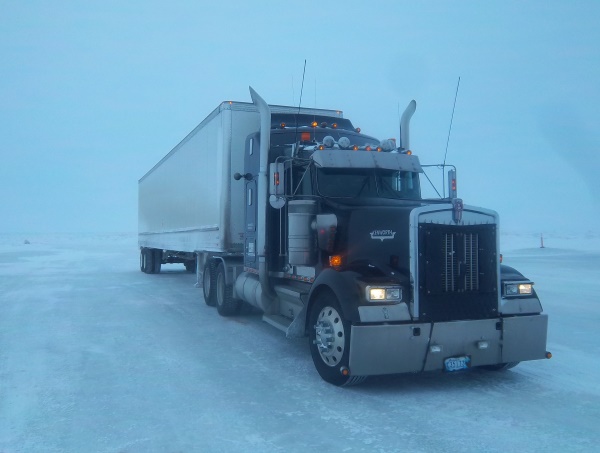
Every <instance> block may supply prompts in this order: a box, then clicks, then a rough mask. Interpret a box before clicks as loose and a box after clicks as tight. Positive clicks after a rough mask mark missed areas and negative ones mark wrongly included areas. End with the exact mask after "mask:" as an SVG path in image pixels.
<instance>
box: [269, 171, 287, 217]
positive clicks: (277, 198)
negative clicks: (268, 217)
mask: <svg viewBox="0 0 600 453" xmlns="http://www.w3.org/2000/svg"><path fill="white" fill-rule="evenodd" d="M269 181H270V183H269V195H270V196H269V203H270V204H271V206H272V207H273V208H275V209H281V208H283V207H284V206H285V164H284V163H282V162H275V163H272V164H269Z"/></svg>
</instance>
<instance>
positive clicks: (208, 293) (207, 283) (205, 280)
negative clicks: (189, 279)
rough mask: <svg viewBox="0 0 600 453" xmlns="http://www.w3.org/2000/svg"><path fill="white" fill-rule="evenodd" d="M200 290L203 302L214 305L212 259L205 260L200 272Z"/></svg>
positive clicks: (213, 267)
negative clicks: (202, 269)
mask: <svg viewBox="0 0 600 453" xmlns="http://www.w3.org/2000/svg"><path fill="white" fill-rule="evenodd" d="M202 291H203V293H204V302H206V305H208V306H210V307H214V306H215V303H216V302H215V263H214V261H213V260H207V261H206V263H205V264H204V271H203V272H202Z"/></svg>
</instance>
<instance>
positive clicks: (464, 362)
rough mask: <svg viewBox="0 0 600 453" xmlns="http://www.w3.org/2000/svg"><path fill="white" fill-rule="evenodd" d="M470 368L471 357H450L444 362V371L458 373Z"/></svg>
mask: <svg viewBox="0 0 600 453" xmlns="http://www.w3.org/2000/svg"><path fill="white" fill-rule="evenodd" d="M470 366H471V357H469V356H464V357H450V358H449V359H446V360H444V367H445V368H446V371H459V370H466V369H467V368H469V367H470Z"/></svg>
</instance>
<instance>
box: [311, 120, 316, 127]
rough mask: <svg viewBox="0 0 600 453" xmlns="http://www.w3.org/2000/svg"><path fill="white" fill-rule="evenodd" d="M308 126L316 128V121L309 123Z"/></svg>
mask: <svg viewBox="0 0 600 453" xmlns="http://www.w3.org/2000/svg"><path fill="white" fill-rule="evenodd" d="M310 125H311V126H312V127H317V126H318V123H317V122H316V121H313V122H312V123H310Z"/></svg>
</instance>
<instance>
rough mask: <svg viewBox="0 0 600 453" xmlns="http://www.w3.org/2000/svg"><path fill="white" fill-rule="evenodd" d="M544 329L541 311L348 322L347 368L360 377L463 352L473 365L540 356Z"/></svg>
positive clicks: (423, 366)
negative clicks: (477, 317)
mask: <svg viewBox="0 0 600 453" xmlns="http://www.w3.org/2000/svg"><path fill="white" fill-rule="evenodd" d="M547 330H548V316H547V315H544V314H539V315H528V316H515V317H505V318H494V319H482V320H473V321H452V322H440V323H434V324H431V323H424V324H420V323H414V324H376V325H375V324H373V325H358V326H352V334H351V338H350V372H351V373H352V375H354V376H363V375H378V374H395V373H414V372H421V371H432V370H442V369H444V360H445V359H447V358H451V357H461V356H469V357H470V359H471V362H470V363H471V366H479V365H494V364H499V363H508V362H522V361H526V360H537V359H543V358H546V337H547ZM433 346H435V347H433ZM432 351H438V352H432Z"/></svg>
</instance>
